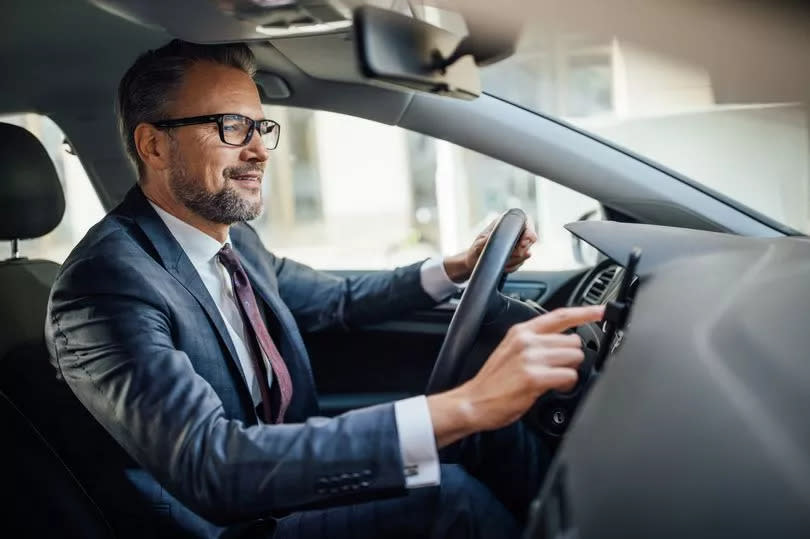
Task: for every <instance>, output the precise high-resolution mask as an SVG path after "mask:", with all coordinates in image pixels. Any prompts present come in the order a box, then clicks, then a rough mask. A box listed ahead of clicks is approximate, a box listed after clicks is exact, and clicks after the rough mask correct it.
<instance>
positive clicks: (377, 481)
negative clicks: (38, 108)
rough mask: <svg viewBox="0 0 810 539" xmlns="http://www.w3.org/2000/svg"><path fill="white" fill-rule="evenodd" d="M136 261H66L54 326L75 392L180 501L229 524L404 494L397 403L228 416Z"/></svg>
mask: <svg viewBox="0 0 810 539" xmlns="http://www.w3.org/2000/svg"><path fill="white" fill-rule="evenodd" d="M137 262H138V261H136V260H127V258H126V257H105V258H93V259H84V260H80V261H78V262H74V263H72V264H70V265H69V266H66V267H65V268H64V269H63V271H62V273H61V275H60V277H59V278H58V279H57V282H56V284H55V286H54V289H53V292H52V296H51V302H50V305H49V309H48V319H47V322H46V335H47V338H48V342H49V346H50V352H51V355H52V356H53V358H54V361H55V363H56V365H57V368H58V369H59V371H60V372H61V375H62V377H63V378H64V380H65V381H66V382H67V384H68V385H69V387H70V388H71V390H72V391H73V393H75V395H76V396H77V397H78V398H79V400H80V401H81V402H82V404H83V405H84V406H85V407H86V408H87V409H88V410H89V411H90V412H91V414H92V415H93V416H94V417H95V419H96V420H97V421H99V423H101V425H102V426H103V427H104V428H105V429H106V430H107V431H108V432H109V433H110V434H111V435H112V437H113V438H114V439H115V440H116V441H117V442H118V443H119V444H120V445H121V446H122V447H123V448H124V449H125V450H126V451H127V452H128V453H129V454H130V455H131V456H132V457H133V458H134V459H135V460H136V461H137V462H138V463H139V464H140V465H141V466H143V467H144V469H146V470H147V471H148V472H149V473H151V474H152V475H153V476H154V477H155V478H156V479H157V480H158V481H159V482H160V483H161V484H162V485H163V486H164V487H165V488H166V489H167V490H169V491H170V492H171V493H172V494H173V495H174V496H175V497H176V498H178V499H179V500H180V501H181V502H182V503H184V504H185V505H186V506H187V507H189V508H190V509H192V510H193V511H195V512H196V513H198V514H199V515H201V516H203V517H204V518H206V519H208V520H210V521H211V522H214V523H217V524H227V523H230V522H235V521H239V520H244V519H248V518H254V517H259V516H266V515H268V514H271V513H273V512H276V511H283V510H290V509H301V508H307V507H319V506H325V505H332V504H343V503H354V502H357V501H364V500H367V499H370V498H379V497H381V496H385V495H388V494H390V495H396V494H400V493H402V492H404V485H405V480H404V477H403V472H402V460H401V456H400V453H399V448H398V443H397V431H396V422H395V414H394V408H393V405H383V406H377V407H372V408H366V409H363V410H358V411H354V412H350V413H347V414H344V415H342V416H339V417H337V418H334V419H324V418H313V419H310V420H308V421H307V422H306V423H303V424H291V425H254V426H246V425H245V424H243V423H242V422H241V421H237V420H231V419H228V418H226V417H225V416H224V413H223V408H222V403H221V402H220V400H219V398H218V396H217V395H216V393H215V392H214V390H213V389H212V388H211V386H210V385H209V384H208V383H207V382H206V381H205V380H204V379H203V378H201V377H200V376H198V375H197V374H196V373H195V371H194V370H193V368H192V366H191V363H190V361H189V358H188V357H187V356H186V354H185V353H184V352H182V351H180V350H177V349H176V348H175V347H174V345H173V342H172V319H171V316H172V314H171V313H172V311H171V310H170V309H169V308H168V306H167V305H166V304H165V301H164V299H163V298H162V296H161V295H160V291H159V290H158V289H157V288H156V287H155V286H154V285H153V284H152V283H153V282H155V281H156V280H157V281H158V282H159V279H156V278H155V275H150V273H149V271H144V270H143V263H142V261H141V263H140V269H135V268H138V267H139V266H138V263H137ZM155 271H162V269H160V270H155ZM164 278H165V277H164Z"/></svg>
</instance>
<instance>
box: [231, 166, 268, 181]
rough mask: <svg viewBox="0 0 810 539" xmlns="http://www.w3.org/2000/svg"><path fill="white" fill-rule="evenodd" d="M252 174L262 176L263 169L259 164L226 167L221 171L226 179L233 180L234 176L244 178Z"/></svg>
mask: <svg viewBox="0 0 810 539" xmlns="http://www.w3.org/2000/svg"><path fill="white" fill-rule="evenodd" d="M252 172H258V173H259V174H261V175H262V176H264V167H263V166H262V165H259V164H252V165H244V166H241V167H228V168H226V169H225V170H223V171H222V175H223V176H225V177H226V178H233V177H235V176H244V175H245V174H250V173H252Z"/></svg>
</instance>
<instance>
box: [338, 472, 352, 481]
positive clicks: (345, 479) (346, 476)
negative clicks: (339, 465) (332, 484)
mask: <svg viewBox="0 0 810 539" xmlns="http://www.w3.org/2000/svg"><path fill="white" fill-rule="evenodd" d="M351 478H352V476H351V475H349V474H347V473H345V474H341V476H340V480H341V481H348V480H349V479H351Z"/></svg>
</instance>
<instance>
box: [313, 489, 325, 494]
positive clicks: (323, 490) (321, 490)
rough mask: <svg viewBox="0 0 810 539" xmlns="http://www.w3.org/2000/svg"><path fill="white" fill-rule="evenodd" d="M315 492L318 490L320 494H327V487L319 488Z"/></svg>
mask: <svg viewBox="0 0 810 539" xmlns="http://www.w3.org/2000/svg"><path fill="white" fill-rule="evenodd" d="M315 492H317V493H318V494H326V489H325V488H319V489H318V490H316V491H315Z"/></svg>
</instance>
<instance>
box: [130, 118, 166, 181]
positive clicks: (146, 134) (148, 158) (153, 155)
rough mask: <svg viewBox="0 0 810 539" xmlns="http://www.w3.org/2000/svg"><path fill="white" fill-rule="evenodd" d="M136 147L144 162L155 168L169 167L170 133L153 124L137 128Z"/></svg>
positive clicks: (141, 125)
mask: <svg viewBox="0 0 810 539" xmlns="http://www.w3.org/2000/svg"><path fill="white" fill-rule="evenodd" d="M135 149H136V150H137V151H138V155H139V156H140V158H141V160H143V162H144V164H145V165H146V166H147V167H149V168H152V169H155V170H165V169H167V168H169V134H168V133H167V132H166V131H162V130H160V129H158V128H157V127H155V126H153V125H152V124H147V123H141V124H138V126H137V127H136V128H135Z"/></svg>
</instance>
